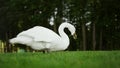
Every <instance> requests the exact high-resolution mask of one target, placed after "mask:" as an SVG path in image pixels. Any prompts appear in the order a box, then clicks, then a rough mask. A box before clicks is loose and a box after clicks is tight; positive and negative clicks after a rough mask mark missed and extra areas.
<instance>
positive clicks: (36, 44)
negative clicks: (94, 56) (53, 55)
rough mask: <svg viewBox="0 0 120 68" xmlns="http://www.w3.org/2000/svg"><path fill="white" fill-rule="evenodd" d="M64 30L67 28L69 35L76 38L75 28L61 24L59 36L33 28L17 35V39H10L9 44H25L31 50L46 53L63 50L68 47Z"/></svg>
mask: <svg viewBox="0 0 120 68" xmlns="http://www.w3.org/2000/svg"><path fill="white" fill-rule="evenodd" d="M64 28H68V30H69V31H70V32H71V35H74V38H76V35H75V30H76V29H75V27H74V26H73V25H71V24H70V23H62V24H61V25H60V27H59V29H58V31H59V35H60V36H59V35H58V34H56V33H55V32H54V31H52V30H50V29H48V28H45V27H42V26H35V27H33V28H31V29H28V30H26V31H23V32H21V33H19V34H18V35H17V37H15V38H12V39H10V40H9V42H10V43H11V44H15V43H19V44H25V45H27V46H30V47H31V48H32V49H35V50H45V51H47V52H49V51H59V50H65V49H67V47H68V46H69V43H70V41H69V38H68V36H67V35H66V33H65V32H64Z"/></svg>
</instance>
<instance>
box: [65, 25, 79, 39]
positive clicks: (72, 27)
mask: <svg viewBox="0 0 120 68" xmlns="http://www.w3.org/2000/svg"><path fill="white" fill-rule="evenodd" d="M66 26H67V28H68V30H69V31H70V32H71V35H73V38H74V39H77V35H76V29H75V27H74V26H73V25H71V24H70V23H66Z"/></svg>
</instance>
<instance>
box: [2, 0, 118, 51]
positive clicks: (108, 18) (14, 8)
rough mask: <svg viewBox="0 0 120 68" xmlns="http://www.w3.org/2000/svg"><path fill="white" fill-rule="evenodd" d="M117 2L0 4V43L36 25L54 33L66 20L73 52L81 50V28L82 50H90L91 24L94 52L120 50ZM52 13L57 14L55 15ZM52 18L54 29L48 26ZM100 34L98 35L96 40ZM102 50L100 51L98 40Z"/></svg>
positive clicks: (12, 0) (5, 0)
mask: <svg viewBox="0 0 120 68" xmlns="http://www.w3.org/2000/svg"><path fill="white" fill-rule="evenodd" d="M119 2H120V1H119V0H0V39H1V40H4V41H8V39H9V38H12V37H15V36H16V35H17V34H18V33H19V32H21V31H23V30H26V29H29V28H31V27H33V26H36V25H40V26H44V27H48V28H51V29H54V31H56V32H57V28H58V26H59V25H60V24H61V23H62V22H63V18H67V19H68V22H70V23H72V24H73V25H75V27H76V29H77V31H76V33H77V35H78V39H77V41H76V44H75V45H74V42H73V41H75V40H73V39H72V41H71V43H72V44H71V45H73V46H72V47H75V48H73V49H75V50H77V49H79V50H82V47H83V44H82V43H83V42H84V40H83V37H82V36H83V35H82V33H83V32H82V25H86V23H87V22H92V23H91V24H90V25H89V26H85V28H86V29H85V28H84V30H85V31H86V33H87V34H86V35H85V36H86V38H87V40H86V41H87V42H86V48H87V50H91V49H92V47H91V46H92V43H91V42H92V32H93V28H92V26H93V23H95V27H96V32H95V33H96V44H97V48H96V49H97V50H98V49H100V50H102V49H105V50H113V49H116V50H118V49H120V46H119V44H120V42H119V41H120V31H119V30H120V23H119V22H120V4H119ZM55 11H56V12H57V14H56V15H55ZM51 17H54V23H55V24H54V25H53V27H51V26H50V24H49V21H50V18H51ZM87 29H89V30H87ZM100 33H102V35H101V36H100ZM101 38H102V40H101V42H102V43H101V44H102V48H99V47H100V39H101Z"/></svg>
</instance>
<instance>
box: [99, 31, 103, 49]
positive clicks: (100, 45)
mask: <svg viewBox="0 0 120 68" xmlns="http://www.w3.org/2000/svg"><path fill="white" fill-rule="evenodd" d="M102 34H103V31H102V29H101V30H100V42H99V43H100V44H99V49H100V50H102V44H103V40H102V36H103V35H102Z"/></svg>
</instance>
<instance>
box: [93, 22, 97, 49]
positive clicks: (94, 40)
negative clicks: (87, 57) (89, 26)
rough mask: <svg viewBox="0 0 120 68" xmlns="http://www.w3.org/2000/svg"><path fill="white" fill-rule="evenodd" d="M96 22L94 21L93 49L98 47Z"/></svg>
mask: <svg viewBox="0 0 120 68" xmlns="http://www.w3.org/2000/svg"><path fill="white" fill-rule="evenodd" d="M95 29H96V28H95V23H93V34H92V35H93V50H95V49H96V33H95Z"/></svg>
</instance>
